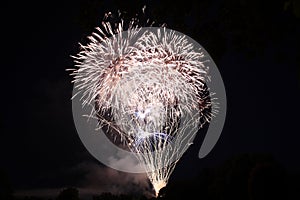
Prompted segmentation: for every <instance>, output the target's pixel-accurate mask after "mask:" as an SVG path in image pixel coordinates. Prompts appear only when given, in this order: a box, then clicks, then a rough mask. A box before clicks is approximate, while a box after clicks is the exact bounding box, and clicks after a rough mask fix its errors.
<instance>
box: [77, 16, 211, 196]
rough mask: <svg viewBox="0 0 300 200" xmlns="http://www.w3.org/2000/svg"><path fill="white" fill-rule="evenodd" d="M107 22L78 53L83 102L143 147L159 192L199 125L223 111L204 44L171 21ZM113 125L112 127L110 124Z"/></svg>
mask: <svg viewBox="0 0 300 200" xmlns="http://www.w3.org/2000/svg"><path fill="white" fill-rule="evenodd" d="M114 27H115V28H113V27H112V25H111V24H110V23H109V22H103V24H102V28H97V32H96V33H93V34H92V36H90V37H89V39H90V43H88V44H87V45H81V51H80V52H79V53H78V55H77V56H74V59H75V62H76V66H77V68H76V69H74V70H73V72H72V75H73V76H74V82H75V83H76V85H77V89H78V90H79V93H78V94H76V95H81V100H82V105H83V106H92V107H93V112H92V113H89V114H88V115H89V116H90V117H95V116H96V117H97V119H98V120H99V128H102V127H103V126H107V127H108V128H109V130H114V131H111V132H114V134H115V136H116V137H119V138H120V139H121V140H122V141H123V143H125V144H126V145H127V146H128V148H129V149H130V150H131V151H132V152H134V153H136V155H137V158H138V159H139V161H140V162H141V164H143V166H144V167H145V169H146V171H147V175H148V177H149V179H150V181H151V183H152V184H153V187H154V189H155V192H156V195H157V194H158V191H159V190H160V189H161V188H162V187H164V186H166V184H167V182H168V179H169V177H170V175H171V173H172V171H173V170H174V167H175V165H176V163H177V161H178V160H179V158H180V157H181V156H182V154H183V153H184V151H185V150H186V149H187V148H188V147H189V145H190V144H192V140H193V138H194V136H195V134H196V133H197V131H198V129H199V128H200V127H202V125H203V124H205V123H207V122H209V121H210V120H211V118H212V117H213V116H214V115H215V114H216V113H217V109H216V108H217V107H216V105H215V104H214V103H213V98H211V93H210V92H209V89H208V88H207V86H206V84H205V83H206V82H207V81H209V76H208V70H209V68H208V67H207V65H206V64H205V63H206V62H209V60H207V59H206V57H205V55H204V53H203V52H202V51H201V49H195V48H194V46H193V44H192V43H191V42H189V40H188V39H187V38H186V37H185V36H184V35H179V34H178V32H176V31H170V30H169V29H166V28H161V27H160V28H153V27H148V28H141V27H138V26H137V25H135V23H134V21H133V22H131V23H130V24H129V28H128V29H127V30H126V31H125V30H123V21H121V22H120V23H118V24H117V25H115V26H114ZM108 133H110V132H108Z"/></svg>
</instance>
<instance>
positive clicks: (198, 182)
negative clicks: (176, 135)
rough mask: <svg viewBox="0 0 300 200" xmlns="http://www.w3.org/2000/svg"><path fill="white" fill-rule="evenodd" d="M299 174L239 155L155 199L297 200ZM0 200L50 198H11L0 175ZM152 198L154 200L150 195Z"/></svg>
mask: <svg viewBox="0 0 300 200" xmlns="http://www.w3.org/2000/svg"><path fill="white" fill-rule="evenodd" d="M299 182H300V174H299V172H297V173H295V172H294V173H290V172H288V171H287V170H286V169H285V168H284V167H283V166H282V165H280V164H279V163H278V162H277V161H276V160H274V158H273V157H272V156H271V155H265V154H242V155H238V156H235V157H233V158H231V159H228V160H227V161H225V162H224V163H222V164H221V165H219V166H217V167H214V168H205V169H202V170H201V171H200V173H199V175H198V176H197V177H194V178H193V179H190V180H185V181H171V182H170V183H169V184H168V186H167V187H166V188H163V189H162V190H161V191H160V194H159V197H158V198H157V199H161V200H164V199H166V200H169V199H170V200H171V199H187V198H189V199H202V200H227V199H228V200H229V199H230V200H269V199H270V200H277V199H278V200H279V199H281V200H282V199H284V200H288V199H300V184H299ZM0 186H1V187H0V188H1V189H0V199H1V200H50V199H49V198H41V197H34V196H27V197H15V196H14V195H13V189H12V187H11V186H10V184H9V180H8V178H7V176H5V174H4V173H1V175H0ZM90 199H91V200H146V199H148V198H147V197H145V196H143V195H131V194H121V195H116V194H112V193H102V194H100V195H96V196H93V197H90ZM152 199H155V198H154V197H152ZM52 200H82V199H81V197H80V194H79V191H78V189H76V188H66V189H63V190H62V191H61V192H60V193H59V194H58V196H57V197H55V198H53V199H52Z"/></svg>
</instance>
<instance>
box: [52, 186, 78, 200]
mask: <svg viewBox="0 0 300 200" xmlns="http://www.w3.org/2000/svg"><path fill="white" fill-rule="evenodd" d="M56 199H57V200H79V191H78V189H76V188H66V189H64V190H62V191H61V192H60V193H59V195H58V197H57V198H56Z"/></svg>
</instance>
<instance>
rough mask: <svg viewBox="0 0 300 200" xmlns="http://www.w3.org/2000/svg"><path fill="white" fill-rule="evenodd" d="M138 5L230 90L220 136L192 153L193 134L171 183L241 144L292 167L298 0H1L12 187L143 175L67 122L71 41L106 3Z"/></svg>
mask: <svg viewBox="0 0 300 200" xmlns="http://www.w3.org/2000/svg"><path fill="white" fill-rule="evenodd" d="M143 5H147V9H146V13H147V15H146V16H147V17H148V18H150V19H151V20H154V21H156V22H157V23H158V24H162V23H166V24H167V27H168V28H171V29H174V30H177V31H180V32H182V33H184V34H186V35H189V36H190V37H192V38H193V39H195V40H196V41H198V42H199V43H200V44H201V45H202V46H203V47H204V48H205V49H206V50H207V51H208V52H209V53H210V56H211V57H212V58H213V60H214V61H215V63H216V65H217V66H218V68H219V70H220V73H221V75H222V77H223V80H224V84H225V88H226V94H227V103H228V105H227V110H228V111H227V118H226V123H225V126H224V129H223V132H222V135H221V138H220V140H219V141H218V143H217V145H216V146H215V148H214V149H213V151H212V152H211V153H210V154H209V155H208V156H207V157H206V158H204V159H199V158H198V156H197V153H198V151H199V147H200V145H201V139H202V138H203V136H202V135H201V134H199V137H197V138H196V142H195V144H194V145H193V146H192V147H191V148H190V149H189V151H188V152H187V153H186V154H185V155H184V157H183V158H182V160H181V161H180V162H179V163H178V166H177V168H176V170H175V171H174V173H173V175H172V176H171V180H170V182H180V181H182V180H183V181H186V180H189V179H191V178H192V177H194V176H196V175H197V174H199V172H200V170H201V169H203V168H205V167H208V168H209V167H215V166H218V165H220V164H221V163H222V162H224V161H225V160H227V159H230V158H232V157H233V156H236V155H240V154H244V153H250V154H253V153H257V154H268V155H271V156H272V157H273V158H274V159H275V160H276V161H277V162H278V163H280V165H281V166H283V167H284V168H285V169H286V171H287V172H289V173H299V171H300V170H299V169H300V161H299V153H300V147H299V146H300V145H299V141H300V136H299V134H300V131H299V119H300V118H299V113H300V105H299V102H300V93H299V92H300V67H299V66H300V59H299V58H300V51H299V44H300V41H299V40H300V38H299V35H300V26H299V25H300V12H299V3H296V1H293V0H282V1H260V0H252V1H248V0H244V1H242V0H241V1H239V0H232V1H221V0H212V1H210V0H204V1H200V2H198V1H191V2H188V1H182V2H181V3H174V2H172V1H164V3H160V1H158V0H153V1H128V2H126V1H121V0H115V1H100V0H99V1H97V0H87V1H84V0H81V1H79V0H73V1H64V2H60V1H57V2H56V1H37V2H29V1H5V2H2V3H1V6H0V7H1V12H0V13H1V18H0V19H1V31H0V32H1V49H2V51H1V52H2V53H1V68H0V69H1V78H0V81H1V93H2V94H1V118H0V119H1V122H0V124H1V132H0V133H1V139H0V170H1V173H2V174H4V175H5V176H6V177H7V179H8V180H9V182H10V184H11V187H12V188H13V190H14V192H15V194H27V195H28V194H29V195H30V194H32V195H36V194H37V193H39V192H40V193H43V194H46V193H47V194H48V193H49V194H50V193H51V191H53V190H54V191H56V190H57V189H60V188H65V187H77V188H82V191H86V193H88V191H89V190H91V191H95V190H97V191H100V192H101V191H110V192H117V191H120V192H123V193H126V192H127V191H132V190H133V189H132V188H134V187H135V185H139V186H137V187H138V188H141V185H143V184H144V185H143V187H144V186H145V185H146V184H147V182H145V180H144V177H143V176H142V175H136V174H126V173H121V172H117V171H115V170H112V169H108V168H106V167H105V166H103V165H102V164H101V163H99V162H98V161H97V160H95V159H94V158H93V157H92V156H91V155H90V154H89V153H88V152H87V150H86V149H85V147H84V146H83V145H82V143H81V141H80V139H79V137H78V135H77V132H76V129H75V126H74V123H73V118H72V109H71V95H72V87H73V85H72V84H71V80H72V78H71V77H70V76H69V74H68V72H66V69H67V68H72V67H73V65H74V63H73V61H72V58H71V57H70V55H75V54H76V53H77V52H78V51H79V45H78V42H81V43H85V42H86V41H87V40H86V37H87V36H88V35H90V34H91V32H92V31H94V27H96V26H99V25H100V23H101V20H102V18H103V16H104V14H105V12H108V11H112V12H116V11H117V10H118V9H121V10H125V11H127V13H128V16H131V15H132V16H134V14H135V13H139V12H141V9H142V7H143ZM119 177H122V180H118V179H119ZM129 183H130V184H129ZM145 187H146V186H145ZM51 194H52V193H51ZM55 195H56V194H55Z"/></svg>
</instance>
